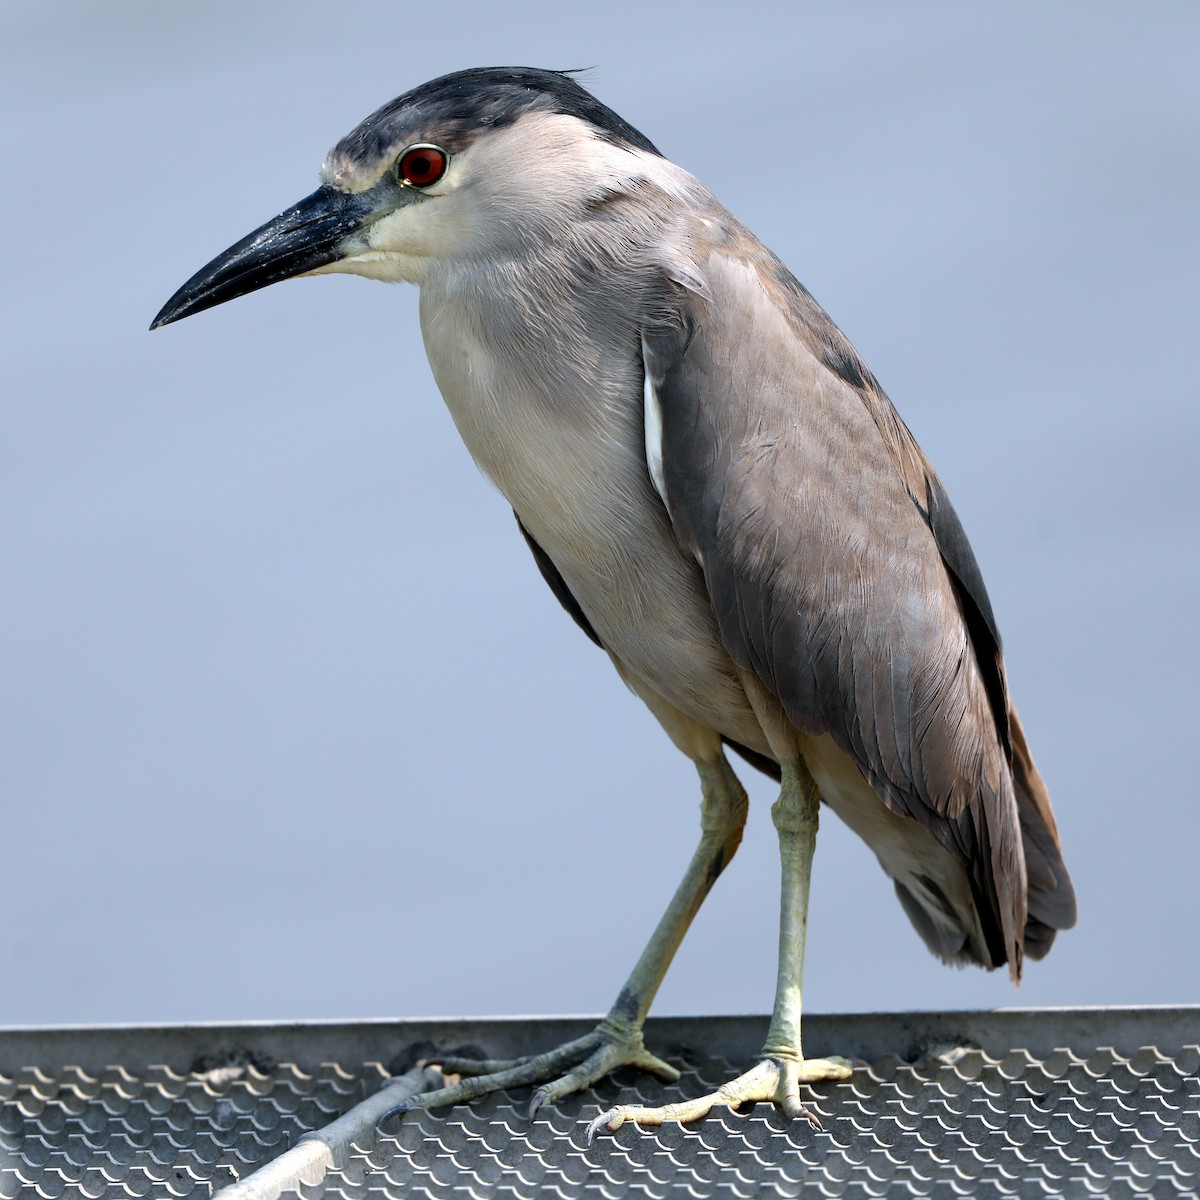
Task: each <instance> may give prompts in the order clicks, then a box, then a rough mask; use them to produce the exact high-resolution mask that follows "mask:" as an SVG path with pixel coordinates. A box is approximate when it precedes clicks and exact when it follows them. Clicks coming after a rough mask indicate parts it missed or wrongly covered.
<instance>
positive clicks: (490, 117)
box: [151, 67, 661, 328]
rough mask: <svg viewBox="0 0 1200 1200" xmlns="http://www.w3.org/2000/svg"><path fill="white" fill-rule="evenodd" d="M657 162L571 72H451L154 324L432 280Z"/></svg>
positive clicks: (378, 122)
mask: <svg viewBox="0 0 1200 1200" xmlns="http://www.w3.org/2000/svg"><path fill="white" fill-rule="evenodd" d="M651 160H653V161H661V160H660V159H658V151H657V150H656V149H655V148H654V146H653V145H652V144H651V142H650V141H649V140H648V139H647V138H646V137H644V136H643V135H642V134H641V133H639V132H638V131H637V130H636V129H634V128H633V126H631V125H629V124H628V123H627V122H625V121H623V120H622V119H621V118H620V117H619V116H618V115H617V114H616V113H615V112H613V111H612V110H611V109H609V108H607V107H606V106H605V105H603V104H601V103H600V102H599V101H598V100H597V99H595V97H593V96H592V95H591V94H590V93H589V92H587V91H586V90H584V88H582V87H581V86H580V85H579V84H578V83H577V82H576V81H575V80H574V79H573V78H572V77H571V76H570V75H568V74H563V73H561V72H557V71H542V70H537V69H534V68H528V67H488V68H477V69H474V70H469V71H459V72H456V73H455V74H452V75H446V76H443V77H442V78H440V79H435V80H433V81H432V82H430V83H426V84H423V85H422V86H420V87H418V88H414V89H413V90H412V91H410V92H406V93H405V94H404V95H403V96H400V97H399V98H398V99H396V100H393V101H392V102H391V103H390V104H386V105H384V107H383V108H381V109H379V111H378V112H375V113H373V114H372V115H371V116H369V117H368V118H367V119H366V120H365V121H363V122H362V124H360V125H359V126H358V127H357V128H356V129H354V130H353V131H352V132H351V133H349V134H348V135H347V136H346V137H344V138H343V139H342V140H341V141H340V142H338V144H337V145H336V146H334V148H333V149H332V150H331V151H330V152H329V155H328V157H327V158H326V160H325V163H324V165H323V167H322V169H321V179H322V183H321V186H320V187H319V188H317V190H316V191H315V192H313V194H312V195H311V196H308V197H306V198H305V199H303V200H301V201H300V202H299V203H298V204H295V205H293V206H292V207H291V208H289V209H287V210H286V211H285V212H282V213H280V214H279V216H277V217H275V218H274V219H273V220H271V221H268V222H267V223H266V224H265V225H263V226H262V227H261V228H259V229H257V230H255V231H254V232H253V233H252V234H250V235H249V236H248V237H245V238H243V239H242V240H241V241H240V242H238V243H236V244H235V245H233V246H231V247H230V248H229V249H228V250H226V251H225V252H224V253H223V254H220V255H218V256H217V257H216V258H215V259H213V261H212V262H210V263H209V264H208V265H207V266H206V267H204V268H202V269H201V270H200V271H198V272H197V273H196V274H195V275H194V276H192V278H191V279H189V280H188V281H187V283H185V284H184V285H183V287H181V288H180V289H179V291H178V292H176V293H175V295H174V296H172V297H171V299H170V300H168V301H167V303H166V304H165V305H164V306H163V309H162V311H161V312H160V313H159V314H158V316H157V317H155V319H154V324H153V325H152V326H151V328H157V327H158V326H159V325H166V324H169V323H170V322H172V321H178V320H180V319H181V318H182V317H186V316H190V315H191V314H192V313H197V312H201V311H202V310H204V309H206V308H212V307H213V306H214V305H217V304H222V303H224V302H225V301H226V300H233V299H235V298H236V297H238V296H244V295H246V294H247V293H248V292H253V291H256V290H257V289H259V288H262V287H266V286H267V285H268V284H271V283H278V282H279V281H280V280H283V279H290V278H292V277H293V276H296V275H309V274H316V273H328V272H350V273H353V274H357V275H365V276H367V277H369V278H372V279H383V280H387V281H391V282H397V281H408V282H412V283H421V282H422V281H423V280H425V279H426V278H428V276H429V274H430V272H431V271H433V270H436V269H438V267H440V266H445V265H446V264H448V263H451V262H454V261H462V260H466V259H469V258H470V257H471V256H473V255H480V254H485V253H488V254H491V255H492V256H493V257H495V256H496V254H497V253H501V254H502V253H503V250H504V247H505V246H506V245H509V246H512V245H514V244H517V245H519V243H520V241H521V239H522V238H523V239H525V240H526V241H527V242H528V240H529V239H535V238H538V237H546V238H552V237H553V236H554V235H555V230H556V229H560V228H562V227H564V225H565V224H566V223H569V222H570V221H571V220H572V218H573V216H574V215H576V214H577V213H578V211H579V206H580V205H581V204H587V203H589V202H594V200H595V199H597V198H603V197H604V196H605V195H609V194H611V193H612V192H614V191H620V190H621V188H622V187H623V186H625V185H626V184H627V183H628V181H629V179H630V178H631V177H635V176H636V175H637V174H638V172H639V163H640V164H646V163H647V162H648V161H651Z"/></svg>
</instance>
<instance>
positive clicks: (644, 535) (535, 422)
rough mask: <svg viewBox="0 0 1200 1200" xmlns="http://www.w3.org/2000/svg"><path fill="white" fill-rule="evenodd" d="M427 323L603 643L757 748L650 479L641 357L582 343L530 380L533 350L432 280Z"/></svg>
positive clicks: (467, 422)
mask: <svg viewBox="0 0 1200 1200" xmlns="http://www.w3.org/2000/svg"><path fill="white" fill-rule="evenodd" d="M421 325H422V330H423V332H424V335H425V345H426V351H427V353H428V355H429V360H430V364H431V365H432V367H433V372H434V376H435V378H436V380H437V383H438V387H439V388H440V390H441V392H442V395H443V397H444V398H445V401H446V404H447V406H448V408H449V409H450V413H451V415H452V417H453V418H454V422H455V424H456V425H457V426H458V430H459V433H460V434H461V435H462V438H463V441H464V442H465V443H466V445H467V449H468V450H469V451H470V452H471V455H472V456H473V457H474V459H475V461H476V462H477V463H478V464H479V466H480V467H481V468H482V470H483V471H484V472H485V474H486V475H487V476H488V477H489V478H490V479H491V480H492V481H493V482H494V483H495V484H496V486H497V487H498V488H499V489H500V491H501V492H502V493H503V494H504V496H505V498H506V499H507V500H508V502H509V503H510V504H511V505H512V506H513V508H514V509H515V511H516V512H517V514H518V516H519V517H520V518H521V521H522V523H523V524H524V526H525V527H526V529H528V530H529V532H530V534H531V535H532V536H533V537H534V539H535V540H536V541H537V543H538V544H539V545H540V546H541V547H542V549H543V550H545V552H546V553H547V554H548V555H549V556H550V558H551V560H552V561H553V562H554V564H555V566H556V567H557V568H558V570H559V572H560V573H561V575H562V577H563V579H564V580H565V582H566V584H567V586H568V587H569V588H570V590H571V593H572V595H573V596H574V597H575V598H576V600H577V601H578V602H579V605H580V607H581V608H582V609H583V611H584V613H585V614H586V615H587V617H588V620H589V621H590V622H591V624H592V626H593V628H594V629H595V630H596V632H597V634H598V635H599V637H600V639H601V641H602V642H603V643H604V645H605V647H606V648H607V649H608V650H609V652H610V653H611V654H613V655H614V657H616V658H617V659H618V660H619V661H620V663H621V664H622V666H623V667H624V668H625V670H627V671H628V672H630V673H631V674H633V675H634V676H636V677H637V678H638V679H639V680H640V681H642V682H643V683H645V684H646V685H647V686H649V687H650V688H651V689H652V690H653V691H655V692H657V693H658V694H659V695H661V696H663V697H664V698H665V699H666V700H668V701H669V702H670V703H671V704H673V705H674V706H675V707H676V708H679V709H681V710H682V711H683V712H685V713H687V714H689V715H690V716H692V717H694V718H695V719H696V720H698V721H700V722H701V723H703V724H705V725H706V726H708V727H709V728H711V729H716V730H717V731H718V732H720V733H722V734H724V735H726V736H728V737H731V738H734V739H735V740H737V741H740V742H742V743H743V744H745V745H750V746H753V747H755V748H761V749H765V744H764V742H763V738H762V734H761V731H760V730H759V728H758V723H757V721H756V720H755V718H754V716H753V713H752V711H751V709H750V706H749V704H748V702H747V700H746V697H745V694H744V692H743V691H742V688H741V685H740V683H739V682H738V678H737V673H736V671H735V669H734V666H733V664H732V662H731V661H730V659H729V657H728V655H727V654H726V652H725V650H724V647H723V646H722V644H721V640H720V637H719V635H718V632H717V628H716V622H715V619H714V617H713V613H712V609H711V606H710V604H709V601H708V596H707V593H706V592H705V589H704V581H703V577H702V575H701V573H700V571H699V568H698V567H697V566H696V564H695V563H694V562H692V561H691V560H689V559H688V558H686V557H685V556H684V554H683V553H682V552H681V550H680V548H679V546H678V543H677V542H676V540H675V537H674V534H673V532H672V530H671V527H670V523H669V521H668V519H667V515H666V510H665V509H664V507H663V504H662V500H661V498H660V496H659V494H658V492H657V491H656V490H655V487H654V484H653V482H652V480H651V476H650V472H649V469H648V467H647V460H646V430H645V426H644V409H643V405H644V396H643V379H642V370H641V362H640V357H630V358H629V359H628V360H627V361H626V360H622V361H614V360H613V359H612V358H611V356H610V357H609V358H607V359H605V360H603V361H596V360H595V359H594V358H592V357H591V356H590V355H589V354H588V353H583V354H580V355H579V357H578V359H576V358H574V357H572V359H571V362H572V363H574V362H576V361H578V362H579V363H582V364H583V365H584V367H585V369H586V368H587V367H589V366H590V368H591V370H592V377H591V378H584V377H581V375H580V373H579V372H578V371H573V370H570V369H566V368H565V367H564V363H563V361H562V359H561V358H560V359H559V360H558V362H557V369H558V373H559V378H558V379H556V380H554V379H547V378H542V377H534V376H532V375H531V374H530V373H529V371H528V369H527V367H526V365H525V364H526V362H527V361H528V360H529V356H526V355H518V354H501V353H498V352H497V350H496V349H495V348H493V347H492V346H491V345H490V344H489V342H490V338H489V335H488V331H486V330H483V329H481V328H480V325H479V320H478V318H477V317H476V316H475V315H474V314H473V312H472V310H471V306H470V305H469V304H464V303H461V302H459V301H458V300H457V298H456V297H455V296H454V295H453V294H451V293H449V291H448V290H447V289H441V288H438V287H436V286H430V285H429V284H427V285H426V286H425V287H423V288H422V295H421ZM631 349H634V350H636V342H635V343H634V344H633V346H632V347H631ZM601 353H602V352H601V351H599V350H596V354H601ZM535 357H536V356H535Z"/></svg>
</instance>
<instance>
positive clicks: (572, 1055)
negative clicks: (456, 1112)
mask: <svg viewBox="0 0 1200 1200" xmlns="http://www.w3.org/2000/svg"><path fill="white" fill-rule="evenodd" d="M430 1062H432V1063H436V1064H438V1065H439V1066H441V1068H442V1070H443V1071H444V1072H446V1073H447V1074H454V1075H462V1076H465V1078H463V1079H460V1080H459V1081H458V1082H457V1083H453V1084H451V1085H450V1086H449V1087H444V1088H439V1089H438V1090H437V1091H434V1092H426V1093H425V1094H424V1095H421V1096H414V1097H412V1099H411V1100H408V1101H406V1102H405V1104H404V1107H403V1108H396V1109H393V1110H392V1113H396V1112H407V1111H409V1110H410V1109H413V1108H443V1107H445V1106H447V1105H451V1104H462V1103H464V1102H465V1101H467V1100H474V1099H475V1097H477V1096H486V1095H488V1094H489V1093H491V1092H499V1091H504V1090H506V1089H508V1088H517V1087H529V1086H530V1085H532V1084H541V1086H540V1087H539V1088H538V1089H537V1091H536V1092H534V1093H533V1099H532V1100H530V1102H529V1115H530V1117H533V1116H534V1115H535V1114H536V1113H537V1111H538V1109H539V1108H541V1107H542V1105H543V1104H552V1103H553V1102H554V1101H555V1100H558V1099H561V1098H562V1097H563V1096H567V1095H570V1094H571V1093H572V1092H581V1091H583V1090H584V1089H585V1088H589V1087H591V1086H592V1084H594V1083H596V1082H597V1081H598V1080H600V1079H603V1078H604V1076H605V1075H608V1074H610V1073H611V1072H612V1071H615V1070H616V1069H617V1068H618V1067H637V1068H638V1069H639V1070H642V1071H649V1072H651V1073H652V1074H654V1075H657V1076H659V1077H660V1078H661V1079H666V1080H668V1081H674V1080H676V1079H678V1078H679V1072H678V1071H677V1070H676V1069H675V1068H674V1067H673V1066H671V1065H670V1064H669V1063H665V1062H663V1060H662V1059H661V1058H658V1057H656V1056H655V1055H653V1054H651V1053H650V1052H649V1051H648V1050H647V1049H646V1047H645V1045H644V1044H643V1042H642V1031H641V1028H640V1027H631V1026H626V1025H621V1024H618V1023H616V1022H614V1021H612V1020H610V1019H605V1020H603V1021H601V1022H600V1024H599V1025H597V1026H596V1028H595V1029H593V1030H592V1032H591V1033H589V1034H586V1035H585V1036H584V1037H581V1038H576V1039H575V1041H573V1042H567V1043H566V1044H565V1045H562V1046H559V1047H557V1048H556V1049H554V1050H550V1051H549V1052H547V1053H546V1054H537V1055H533V1056H530V1057H527V1058H517V1059H510V1060H500V1059H473V1058H441V1059H436V1058H435V1059H430ZM388 1115H392V1114H388Z"/></svg>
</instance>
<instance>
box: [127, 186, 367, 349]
mask: <svg viewBox="0 0 1200 1200" xmlns="http://www.w3.org/2000/svg"><path fill="white" fill-rule="evenodd" d="M373 207H374V206H373V205H372V203H371V201H370V200H369V199H368V198H367V196H366V195H365V194H356V195H351V194H349V193H346V192H339V191H336V190H335V189H333V188H331V187H327V186H322V187H319V188H317V190H316V191H315V192H313V194H312V195H311V196H307V197H305V199H303V200H301V201H300V203H299V204H293V205H292V207H291V208H289V209H288V210H287V211H286V212H281V213H280V214H279V216H277V217H275V218H274V219H273V220H270V221H268V222H267V223H266V224H265V225H263V226H262V227H261V228H259V229H256V230H255V231H254V232H253V233H252V234H250V235H249V237H244V238H242V240H241V241H240V242H238V243H237V244H236V245H233V246H230V247H229V249H228V250H226V251H225V253H224V254H218V255H217V257H216V258H214V259H213V260H212V262H210V263H209V264H208V266H206V267H202V268H201V269H200V270H199V271H197V272H196V274H195V275H193V276H192V277H191V279H189V280H188V281H187V283H185V284H184V285H183V287H181V288H180V289H179V291H177V292H176V293H175V295H173V296H172V297H171V298H170V300H168V301H167V302H166V304H164V305H163V307H162V310H161V311H160V312H159V314H158V316H156V317H155V318H154V323H153V324H152V325H151V326H150V328H151V329H157V328H158V327H159V326H160V325H169V324H170V323H171V322H172V321H179V320H181V319H182V318H184V317H190V316H191V315H192V314H193V313H198V312H203V311H204V310H205V309H206V308H213V307H215V306H216V305H218V304H224V303H225V301H226V300H235V299H237V297H238V296H245V295H246V294H247V293H249V292H256V291H258V289H259V288H264V287H267V286H268V285H269V284H272V283H278V282H279V281H280V280H281V279H291V278H292V277H293V276H294V275H303V274H304V273H305V272H306V271H315V270H316V269H317V268H318V267H324V266H327V265H328V264H329V263H332V262H337V260H338V259H339V258H345V257H346V256H347V255H348V254H351V253H353V252H354V251H355V250H356V249H359V248H361V247H360V246H359V245H358V239H357V238H356V237H355V235H356V234H359V233H361V232H362V231H363V229H364V227H365V226H366V225H367V224H369V222H370V217H371V215H372V211H373Z"/></svg>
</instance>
